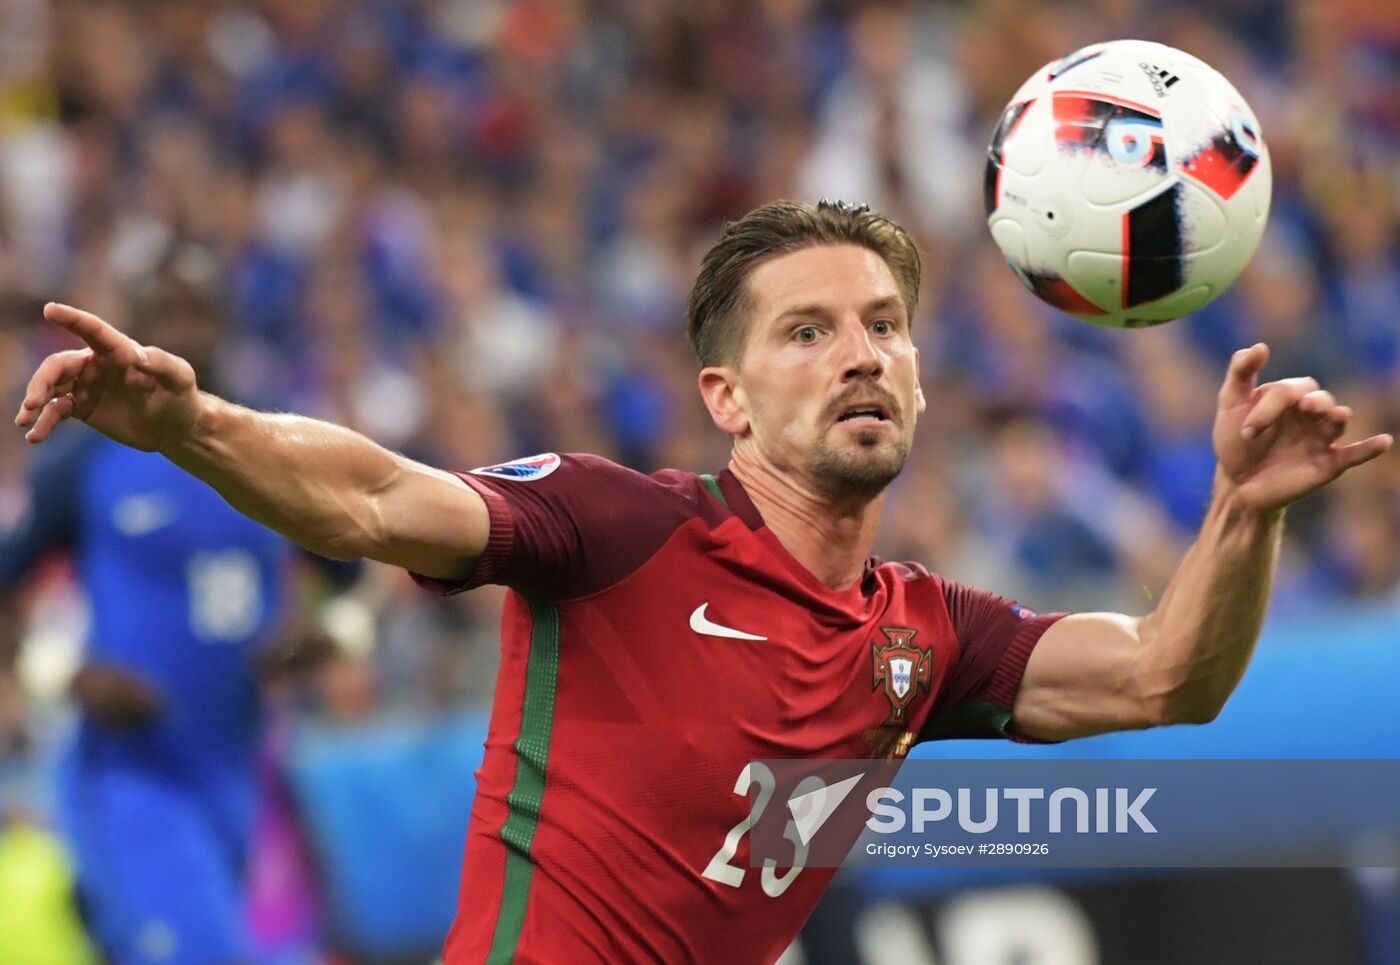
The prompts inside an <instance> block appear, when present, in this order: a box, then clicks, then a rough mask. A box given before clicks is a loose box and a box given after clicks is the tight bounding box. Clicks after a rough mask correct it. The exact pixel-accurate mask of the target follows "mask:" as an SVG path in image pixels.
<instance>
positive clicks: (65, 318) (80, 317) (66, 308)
mask: <svg viewBox="0 0 1400 965" xmlns="http://www.w3.org/2000/svg"><path fill="white" fill-rule="evenodd" d="M44 318H46V319H48V320H49V321H50V322H52V323H53V324H55V325H57V326H59V327H60V328H65V329H67V330H68V331H70V332H72V333H73V334H74V335H76V336H78V338H80V339H82V340H83V341H84V342H86V343H87V344H88V346H89V347H90V348H91V349H92V350H93V351H94V352H96V353H98V354H99V355H129V354H130V353H131V351H132V349H133V348H134V347H135V345H136V343H135V342H133V341H132V340H131V339H130V338H128V337H127V336H125V335H123V334H122V333H121V332H119V331H117V330H116V329H115V328H113V327H112V326H111V325H109V324H107V323H106V322H104V321H103V320H102V319H100V318H98V317H97V316H96V315H94V314H92V312H85V311H83V310H82V309H81V308H74V307H73V306H72V305H64V304H62V303H60V302H49V303H48V304H47V305H45V306H44Z"/></svg>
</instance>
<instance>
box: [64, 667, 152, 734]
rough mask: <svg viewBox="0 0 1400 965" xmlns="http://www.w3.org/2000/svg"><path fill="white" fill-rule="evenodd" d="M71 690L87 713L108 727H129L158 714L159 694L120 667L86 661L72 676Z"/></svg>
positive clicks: (123, 728)
mask: <svg viewBox="0 0 1400 965" xmlns="http://www.w3.org/2000/svg"><path fill="white" fill-rule="evenodd" d="M71 690H72V692H73V696H74V697H75V698H77V701H78V703H79V704H81V705H82V708H83V710H84V711H85V712H86V713H87V715H88V716H89V717H91V718H92V719H93V720H95V721H97V722H98V723H100V724H105V725H107V726H108V727H112V728H116V729H119V730H131V729H133V728H136V727H144V726H146V725H147V724H150V723H152V722H154V721H155V720H156V718H157V717H159V716H160V694H158V693H157V692H156V690H155V688H154V687H152V686H151V685H150V684H148V683H146V681H144V680H142V679H141V678H140V677H138V676H136V675H135V674H134V673H131V672H130V671H128V670H123V669H122V668H120V667H113V666H111V665H109V664H101V663H90V664H87V665H86V666H84V667H83V668H82V669H81V670H79V671H78V672H77V674H75V675H74V677H73V683H72V685H71Z"/></svg>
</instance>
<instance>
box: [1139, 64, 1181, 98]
mask: <svg viewBox="0 0 1400 965" xmlns="http://www.w3.org/2000/svg"><path fill="white" fill-rule="evenodd" d="M1138 66H1139V67H1141V68H1142V72H1143V73H1144V74H1146V75H1147V79H1148V80H1149V81H1151V82H1152V89H1153V90H1155V91H1156V92H1157V96H1158V97H1166V96H1167V89H1168V88H1170V87H1171V85H1172V84H1175V83H1176V82H1177V81H1179V80H1181V78H1180V77H1178V76H1176V74H1173V73H1172V72H1171V71H1169V70H1163V69H1162V68H1161V67H1156V66H1154V65H1152V64H1149V63H1140V64H1138Z"/></svg>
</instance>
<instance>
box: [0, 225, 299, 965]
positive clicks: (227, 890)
mask: <svg viewBox="0 0 1400 965" xmlns="http://www.w3.org/2000/svg"><path fill="white" fill-rule="evenodd" d="M130 309H131V310H130V316H131V318H132V320H133V326H136V327H139V328H140V331H141V336H142V337H143V338H147V339H150V340H152V341H159V340H165V341H166V342H178V344H179V345H180V347H181V348H180V350H181V352H182V354H184V355H185V356H186V358H190V359H194V360H196V361H195V363H194V364H195V365H196V367H197V368H199V369H201V371H202V377H204V378H208V377H210V365H209V363H210V361H211V359H212V354H213V348H214V346H215V344H216V342H217V340H218V335H219V327H220V319H221V315H222V305H221V285H220V283H219V276H218V270H217V264H216V262H215V261H214V259H213V257H212V256H210V255H209V254H208V253H207V252H205V251H203V250H202V249H200V248H198V247H195V246H191V245H181V246H177V247H175V248H174V249H173V250H172V252H171V253H170V254H169V256H168V257H167V258H166V259H165V260H164V262H163V263H162V264H161V265H160V266H159V267H158V268H157V269H156V270H155V271H154V272H152V273H151V275H150V276H149V277H148V278H146V279H145V280H144V282H143V283H142V284H140V285H139V286H138V287H137V288H136V289H135V290H134V291H133V294H132V298H131V305H130ZM32 491H33V494H34V497H35V498H33V499H31V500H30V505H29V509H28V512H27V515H26V517H25V518H24V519H23V520H22V521H21V522H20V523H19V524H18V526H17V527H15V528H14V529H13V530H12V531H10V532H9V533H6V534H0V595H8V594H10V593H12V591H13V590H14V589H15V588H16V587H17V586H18V584H19V583H20V582H21V581H22V580H23V579H24V578H25V576H26V573H27V572H28V571H29V570H30V568H31V566H32V565H33V564H34V563H35V562H36V561H37V560H38V559H40V557H41V556H43V555H44V554H46V553H48V552H49V551H52V550H63V551H67V552H69V553H71V554H72V556H73V558H74V561H75V563H76V566H77V572H78V577H79V579H80V581H81V583H82V586H83V588H84V590H85V592H86V596H87V598H88V601H89V604H90V607H91V612H92V624H91V632H90V639H89V640H88V646H87V651H86V660H85V663H84V665H83V666H82V668H81V669H80V670H79V672H78V673H77V675H76V677H75V679H74V681H73V686H72V691H73V695H74V697H75V698H76V699H77V701H78V703H79V705H80V707H81V709H82V722H81V726H80V728H79V731H78V734H77V738H76V742H75V746H74V748H73V750H72V753H71V759H70V760H69V761H68V763H67V766H66V767H65V769H64V780H63V786H62V787H61V789H60V800H61V809H62V811H63V814H62V820H63V823H64V825H65V827H64V830H65V831H66V832H67V834H68V835H69V838H70V841H71V844H72V846H73V849H74V851H75V853H76V857H77V861H78V873H79V880H80V896H81V899H82V902H83V905H84V909H85V913H86V915H87V917H88V922H89V927H90V928H91V930H92V932H93V935H94V938H95V939H96V940H97V941H98V942H99V944H100V945H101V946H102V948H103V949H104V951H105V952H106V954H107V955H108V956H109V957H110V959H111V961H112V962H113V963H115V965H128V963H130V965H136V963H156V962H159V963H179V965H186V963H188V965H233V963H239V962H249V961H251V960H252V952H251V948H250V940H249V936H248V934H247V931H246V926H245V924H244V890H243V863H244V859H245V853H246V851H247V846H248V841H249V837H250V832H251V828H252V819H253V808H254V801H255V796H256V795H255V791H256V784H255V772H254V767H253V763H254V762H253V757H254V751H255V745H256V741H257V734H258V726H257V725H258V713H257V709H258V708H257V704H258V679H257V673H256V668H257V667H258V666H260V665H264V666H265V660H266V658H267V656H268V653H267V652H266V651H264V650H262V647H263V645H264V643H265V642H266V641H267V640H269V639H270V637H271V635H272V631H273V630H274V627H275V625H276V623H277V620H278V616H279V610H280V609H281V603H282V597H283V592H282V586H283V582H284V576H285V571H286V570H287V569H288V566H289V564H290V562H291V554H292V551H293V547H292V545H291V544H290V543H288V542H287V541H286V540H284V539H283V538H282V537H281V536H279V535H277V534H276V533H274V532H272V531H271V530H268V529H266V528H264V527H262V526H261V525H259V524H257V523H255V522H253V521H252V520H250V519H248V518H247V517H246V516H242V515H240V514H239V513H237V512H235V511H234V510H233V509H232V508H230V507H229V505H228V504H227V503H225V502H224V500H223V499H222V498H220V497H219V495H218V494H217V493H215V492H214V490H212V489H210V488H209V487H208V486H206V485H204V484H203V483H202V482H199V481H198V480H196V479H194V478H193V477H191V476H190V475H189V474H187V473H185V472H183V471H181V470H180V469H178V468H176V467H175V466H174V465H173V464H172V463H170V462H169V461H168V460H166V459H164V458H163V457H161V456H159V455H156V454H153V453H145V452H139V451H136V450H134V449H129V448H127V447H125V446H122V445H119V444H117V443H115V442H112V441H110V440H108V439H106V438H104V437H102V436H100V435H98V434H97V433H95V432H88V431H81V432H75V433H71V434H69V435H67V436H66V437H65V438H64V440H63V441H62V443H61V444H60V445H59V447H57V448H55V449H54V450H53V451H50V452H46V453H44V454H43V455H42V457H41V458H40V459H39V461H38V463H37V464H36V466H35V469H34V472H33V477H32Z"/></svg>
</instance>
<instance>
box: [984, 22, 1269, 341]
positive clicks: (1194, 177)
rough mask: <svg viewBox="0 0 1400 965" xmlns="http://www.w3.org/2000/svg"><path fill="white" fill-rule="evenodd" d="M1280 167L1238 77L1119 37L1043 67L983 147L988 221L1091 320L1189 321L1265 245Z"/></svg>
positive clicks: (1035, 278) (1124, 324)
mask: <svg viewBox="0 0 1400 965" xmlns="http://www.w3.org/2000/svg"><path fill="white" fill-rule="evenodd" d="M1272 185H1273V177H1272V174H1271V173H1270V169H1269V153H1268V150H1267V149H1266V148H1265V147H1264V139H1263V136H1262V135H1261V134H1260V131H1259V121H1258V119H1257V118H1255V116H1254V112H1253V111H1251V110H1250V109H1249V105H1248V104H1246V103H1245V102H1244V98H1243V97H1241V96H1240V94H1239V92H1238V91H1237V90H1235V88H1234V87H1233V86H1231V84H1230V82H1229V81H1227V80H1226V79H1225V78H1224V77H1222V76H1221V75H1220V74H1219V73H1217V72H1216V71H1215V70H1213V69H1212V68H1211V67H1209V66H1208V65H1206V64H1205V63H1203V62H1202V61H1200V60H1198V59H1196V58H1195V57H1192V56H1191V55H1190V54H1187V53H1183V52H1181V51H1180V50H1176V49H1174V48H1172V47H1167V46H1164V45H1162V44H1156V43H1149V42H1147V41H1143V40H1116V41H1113V42H1111V43H1103V44H1094V45H1092V46H1089V47H1085V48H1083V49H1082V50H1077V51H1075V52H1074V53H1072V54H1070V55H1069V56H1068V57H1065V58H1064V59H1063V60H1060V61H1057V62H1056V63H1053V64H1047V65H1046V66H1045V67H1043V68H1041V69H1040V70H1038V71H1036V72H1035V74H1034V75H1033V76H1032V77H1031V78H1030V80H1028V81H1026V82H1025V83H1024V84H1022V85H1021V89H1020V90H1018V91H1017V92H1016V96H1014V97H1012V98H1011V103H1010V104H1008V105H1007V107H1006V110H1005V111H1004V112H1003V113H1002V115H1001V121H1000V122H999V123H998V124H997V128H996V133H995V134H994V135H993V137H992V144H991V148H990V149H989V151H988V159H987V172H986V182H985V185H984V195H985V200H986V206H987V225H988V227H989V228H991V232H992V238H993V239H995V240H996V243H997V246H998V247H999V248H1001V251H1002V253H1003V254H1004V255H1005V256H1006V260H1007V261H1008V262H1009V263H1010V265H1011V268H1012V270H1013V271H1015V272H1016V274H1017V275H1018V276H1019V277H1020V279H1021V281H1022V282H1024V283H1025V285H1026V287H1027V288H1029V289H1030V290H1031V291H1032V292H1034V293H1035V294H1036V295H1038V296H1039V297H1040V298H1042V299H1043V300H1045V301H1046V302H1048V303H1049V304H1051V305H1053V306H1054V307H1056V308H1058V309H1060V310H1061V311H1064V312H1067V313H1068V314H1070V315H1073V316H1074V317H1075V318H1079V319H1083V320H1084V321H1086V322H1093V323H1094V324H1096V325H1108V326H1113V327H1117V328H1141V327H1146V326H1150V325H1157V324H1160V323H1162V322H1168V321H1171V320H1172V319H1174V318H1180V317H1181V316H1182V315H1186V314H1189V313H1191V312H1194V311H1196V310H1197V309H1199V308H1201V307H1202V306H1203V305H1205V304H1206V303H1207V302H1209V301H1211V300H1212V299H1213V298H1215V297H1216V296H1218V295H1219V294H1220V293H1221V292H1223V291H1224V290H1225V289H1226V288H1227V287H1228V286H1229V285H1230V283H1231V282H1232V281H1234V280H1235V277H1236V276H1237V275H1239V273H1240V272H1241V271H1242V270H1243V269H1244V266H1245V264H1246V263H1248V261H1249V259H1250V258H1251V257H1252V256H1253V254H1254V251H1255V249H1256V248H1258V246H1259V238H1260V236H1261V235H1262V234H1263V233H1264V223H1265V222H1266V221H1267V220H1268V217H1269V192H1270V189H1271V187H1272Z"/></svg>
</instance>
